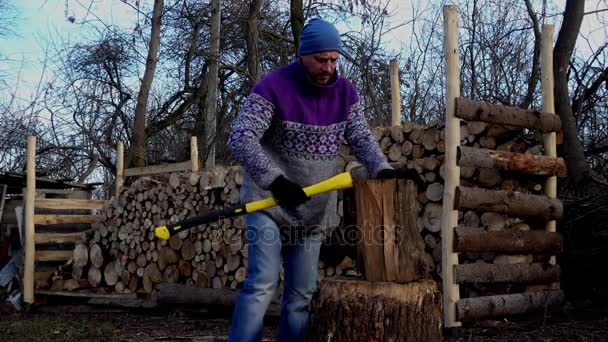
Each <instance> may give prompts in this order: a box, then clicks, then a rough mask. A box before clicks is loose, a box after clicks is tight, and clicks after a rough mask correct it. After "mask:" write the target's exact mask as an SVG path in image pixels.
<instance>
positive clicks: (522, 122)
mask: <svg viewBox="0 0 608 342" xmlns="http://www.w3.org/2000/svg"><path fill="white" fill-rule="evenodd" d="M454 115H456V117H458V118H461V119H464V120H467V121H483V122H488V123H496V124H502V125H510V126H517V127H524V128H534V129H539V130H541V131H543V132H544V133H548V132H557V131H559V130H560V129H561V120H560V118H559V116H557V115H555V114H553V113H547V112H542V111H539V110H533V109H522V108H518V107H511V106H503V105H497V104H491V103H488V102H481V101H474V100H470V99H467V98H463V97H460V98H457V99H456V112H455V113H454Z"/></svg>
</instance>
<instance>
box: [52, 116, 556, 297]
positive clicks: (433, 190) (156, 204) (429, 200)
mask: <svg viewBox="0 0 608 342" xmlns="http://www.w3.org/2000/svg"><path fill="white" fill-rule="evenodd" d="M460 130H461V131H460V133H461V144H462V145H463V146H470V147H477V148H487V149H493V150H499V151H505V152H519V153H527V154H532V155H541V154H542V152H543V150H542V144H541V139H542V136H541V135H532V134H530V133H526V134H525V133H524V132H523V131H522V130H521V129H517V128H512V127H505V126H500V125H494V124H485V123H480V122H468V123H465V124H463V125H462V126H461V129H460ZM373 132H374V134H375V137H376V139H377V141H378V142H379V144H380V146H381V147H382V149H383V151H384V153H385V154H386V155H387V158H388V159H389V160H390V161H391V162H396V163H402V164H405V165H406V166H407V167H408V168H411V169H415V170H417V171H418V172H419V174H420V175H421V176H422V177H423V178H424V179H425V181H426V182H427V185H426V187H425V188H422V189H419V193H418V197H417V200H416V204H415V208H414V210H415V212H416V213H417V216H418V219H417V222H416V225H417V228H418V232H419V233H420V234H421V236H422V239H423V241H424V242H425V252H426V253H428V256H429V259H432V260H433V261H434V264H433V265H432V267H433V269H432V273H433V276H434V277H435V279H437V280H439V279H440V278H441V271H442V270H441V237H440V230H441V225H440V221H441V206H442V198H443V178H444V174H443V169H444V167H443V164H444V151H445V140H444V129H443V127H441V126H439V125H437V124H431V125H425V126H421V125H416V124H413V123H411V122H408V123H405V124H403V125H402V126H395V127H386V128H385V127H379V128H374V129H373ZM358 165H359V164H358V162H357V161H356V158H355V157H354V156H353V154H352V151H351V149H350V148H349V146H347V145H343V146H342V147H341V150H340V157H339V170H337V171H338V172H340V171H348V170H353V169H355V168H356V167H357V166H358ZM461 175H462V177H461V185H462V186H464V187H476V186H483V187H484V188H490V189H500V190H509V191H518V192H523V193H528V194H543V191H544V189H543V186H544V181H543V178H542V176H538V177H536V176H530V175H527V174H526V175H524V174H517V173H516V172H512V171H498V170H496V169H481V168H479V169H478V168H474V167H466V166H463V167H461ZM241 182H242V174H241V170H240V168H238V167H230V168H224V167H218V168H215V169H214V171H213V172H198V173H194V174H192V173H172V174H165V175H155V176H153V178H140V179H138V180H137V181H135V182H134V184H131V185H130V186H125V187H124V188H123V190H122V191H121V192H120V194H119V196H118V197H117V198H114V199H113V200H112V201H111V203H110V205H109V207H108V208H106V210H105V220H104V221H103V222H102V223H98V224H95V225H94V226H95V227H96V232H95V234H94V236H93V238H92V239H90V240H89V241H88V242H86V243H84V244H82V245H81V246H78V248H77V249H75V251H76V250H78V251H79V252H78V253H80V254H82V253H85V254H88V255H87V260H86V261H85V260H84V259H85V257H84V256H82V255H79V256H77V255H76V252H75V255H74V263H73V264H72V265H69V266H66V267H64V268H63V269H62V270H61V272H58V273H59V274H56V275H55V278H56V280H60V279H63V280H64V281H65V279H67V278H70V276H73V277H74V278H75V279H74V281H71V282H70V285H71V286H72V287H74V286H75V285H74V283H78V284H81V285H82V284H86V282H87V281H88V283H89V284H88V285H97V286H100V287H106V288H107V289H109V290H110V291H114V292H119V293H125V292H127V293H128V292H143V293H156V292H158V285H159V284H160V283H162V282H169V283H182V284H187V285H191V286H197V287H203V288H207V287H211V288H238V287H239V286H240V284H241V283H242V281H243V279H244V277H245V265H246V263H247V257H248V256H247V243H246V241H245V234H244V221H243V219H242V218H236V219H225V220H223V221H221V222H217V223H214V224H210V225H208V226H202V227H199V228H196V229H193V230H191V231H189V232H182V233H181V234H180V235H177V236H175V237H173V238H172V239H171V240H169V241H160V240H158V239H155V238H154V235H153V229H154V227H156V226H157V225H160V224H163V223H166V222H170V221H177V220H179V219H182V218H184V217H188V216H192V215H196V214H201V213H204V212H205V211H206V210H211V209H214V208H220V207H222V206H224V205H230V204H235V203H237V202H238V200H239V195H240V193H239V192H240V184H241ZM351 196H353V193H352V192H349V191H345V192H344V193H341V194H340V196H339V202H338V207H337V208H336V210H337V212H338V213H339V215H340V216H341V217H342V223H341V225H340V226H339V227H336V228H335V229H332V230H331V231H330V233H329V234H328V237H327V238H328V239H331V240H332V243H331V244H329V245H327V246H325V247H324V251H322V256H321V262H320V269H319V278H320V279H322V278H324V277H333V276H352V277H360V276H361V274H360V272H359V268H358V267H357V257H356V249H355V248H354V246H348V245H347V246H344V245H341V246H340V245H336V243H337V242H342V243H343V242H344V241H347V240H348V236H349V229H352V227H349V224H350V223H352V222H355V221H356V220H355V219H354V213H353V211H352V208H353V203H354V201H353V198H352V197H351ZM459 225H463V226H467V227H473V228H480V229H483V230H486V231H503V230H524V231H525V230H531V229H537V228H538V229H543V228H544V226H542V224H541V226H538V227H537V226H535V223H534V222H527V221H526V220H525V219H521V218H513V217H506V216H505V215H501V214H496V213H490V212H476V211H473V210H468V211H462V212H461V214H460V217H459ZM350 235H352V234H350ZM93 250H95V251H97V252H96V256H95V258H97V259H101V260H96V264H95V265H93V264H92V260H91V257H92V251H93ZM539 258H540V259H539ZM76 260H79V261H78V262H76ZM545 261H546V260H543V259H542V257H534V258H533V257H532V256H531V255H503V254H495V253H461V254H460V263H461V264H470V263H484V264H514V263H533V262H534V263H537V262H545ZM56 273H57V272H56ZM439 283H440V284H441V282H439ZM518 286H520V287H521V286H523V287H524V289H525V285H520V284H498V285H496V284H466V285H464V286H461V289H462V290H461V291H464V292H465V293H464V295H465V296H466V297H475V296H479V295H482V294H493V293H495V292H500V293H504V290H505V288H507V292H509V290H512V291H517V290H519V289H520V288H518Z"/></svg>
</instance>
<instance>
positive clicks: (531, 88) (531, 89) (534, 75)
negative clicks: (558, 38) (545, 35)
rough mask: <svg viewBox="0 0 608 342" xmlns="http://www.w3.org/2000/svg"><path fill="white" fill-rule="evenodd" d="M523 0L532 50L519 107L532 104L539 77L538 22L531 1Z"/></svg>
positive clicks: (526, 106) (539, 42)
mask: <svg viewBox="0 0 608 342" xmlns="http://www.w3.org/2000/svg"><path fill="white" fill-rule="evenodd" d="M525 2H526V9H527V11H528V15H529V16H530V21H531V22H532V29H533V30H532V32H534V52H533V55H532V72H531V73H530V79H529V80H528V91H527V92H526V97H524V99H523V101H522V102H521V103H520V104H519V107H521V108H529V107H530V104H532V101H533V100H534V95H535V94H536V86H537V85H538V79H539V78H540V72H539V71H540V48H541V34H540V27H539V23H538V17H537V16H536V13H535V12H534V8H533V7H532V3H531V2H530V0H526V1H525Z"/></svg>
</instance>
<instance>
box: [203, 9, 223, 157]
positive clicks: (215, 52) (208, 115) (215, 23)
mask: <svg viewBox="0 0 608 342" xmlns="http://www.w3.org/2000/svg"><path fill="white" fill-rule="evenodd" d="M221 17H222V12H221V6H220V0H212V1H211V35H210V38H209V40H210V42H209V75H208V76H209V77H207V81H208V83H207V87H206V88H207V98H206V99H205V112H204V115H205V137H206V143H205V145H206V150H205V151H206V155H207V157H206V158H205V167H206V168H212V167H214V166H215V141H216V130H217V115H216V111H217V83H218V70H219V59H220V24H221Z"/></svg>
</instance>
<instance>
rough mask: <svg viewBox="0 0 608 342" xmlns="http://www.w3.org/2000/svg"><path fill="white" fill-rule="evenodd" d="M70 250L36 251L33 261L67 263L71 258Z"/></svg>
mask: <svg viewBox="0 0 608 342" xmlns="http://www.w3.org/2000/svg"><path fill="white" fill-rule="evenodd" d="M72 253H73V251H72V250H69V251H36V255H35V257H34V259H35V260H36V261H64V260H65V261H67V260H70V258H71V257H72Z"/></svg>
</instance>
